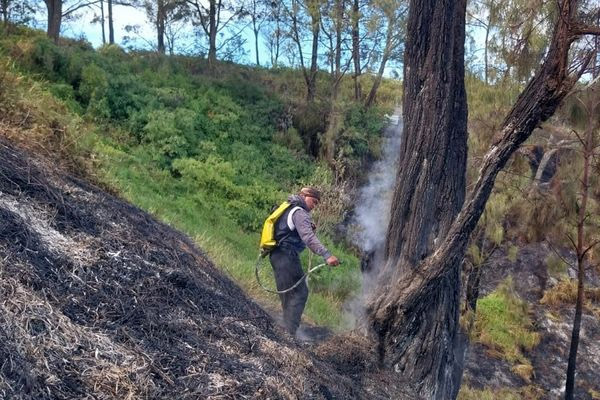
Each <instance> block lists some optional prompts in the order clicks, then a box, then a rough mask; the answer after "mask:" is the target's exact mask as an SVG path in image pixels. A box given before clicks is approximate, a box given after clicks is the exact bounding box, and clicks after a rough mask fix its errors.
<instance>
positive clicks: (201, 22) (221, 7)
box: [186, 0, 245, 68]
mask: <svg viewBox="0 0 600 400" xmlns="http://www.w3.org/2000/svg"><path fill="white" fill-rule="evenodd" d="M186 1H187V3H188V4H189V6H190V7H191V10H192V11H191V14H190V15H191V18H192V22H193V23H194V24H195V25H198V26H200V27H201V29H202V31H203V33H204V34H205V35H206V37H207V38H208V64H209V66H210V67H211V68H212V67H214V66H215V64H216V61H217V51H218V50H219V49H222V48H224V47H225V46H226V45H227V44H228V43H229V42H230V41H232V40H235V38H237V37H239V34H240V32H236V33H233V34H228V35H224V30H225V29H226V28H230V27H231V25H233V24H235V22H237V20H238V19H239V18H240V16H241V15H242V14H243V13H244V7H245V5H244V4H243V3H241V2H239V1H233V0H229V1H228V0H208V4H207V2H206V1H203V0H186ZM240 31H241V30H240ZM219 34H223V36H226V37H225V39H224V40H222V41H221V43H219V45H217V35H219Z"/></svg>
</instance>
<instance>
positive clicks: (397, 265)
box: [368, 0, 600, 399]
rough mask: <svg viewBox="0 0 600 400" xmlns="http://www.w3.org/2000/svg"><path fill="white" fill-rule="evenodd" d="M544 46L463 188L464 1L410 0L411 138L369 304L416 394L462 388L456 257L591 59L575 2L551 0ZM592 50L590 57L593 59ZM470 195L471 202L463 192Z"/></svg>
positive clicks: (383, 356)
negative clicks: (578, 62) (572, 56)
mask: <svg viewBox="0 0 600 400" xmlns="http://www.w3.org/2000/svg"><path fill="white" fill-rule="evenodd" d="M556 6H557V10H556V12H555V14H556V15H557V16H558V17H557V18H556V19H555V23H554V33H553V35H552V37H551V40H550V46H549V48H548V50H547V52H546V56H545V59H544V61H543V62H542V64H541V65H540V66H539V67H538V70H537V72H536V74H535V75H534V77H533V78H532V79H531V80H530V81H529V83H528V84H527V85H526V87H525V89H524V90H523V92H522V93H521V95H520V96H519V98H518V99H517V101H516V103H515V104H514V106H513V108H512V110H511V111H510V112H509V114H508V115H507V116H506V118H505V120H504V123H503V124H502V126H501V128H500V131H499V132H498V133H497V136H496V137H497V138H498V140H496V141H495V142H494V143H493V144H492V146H491V148H490V149H489V151H488V152H487V154H486V155H485V156H484V158H483V161H482V165H481V169H480V174H479V177H478V178H477V179H476V181H475V182H474V184H473V186H472V190H471V192H470V193H469V195H468V196H466V195H465V193H466V177H465V171H466V157H467V103H466V94H465V86H464V41H465V14H466V0H457V1H449V2H440V1H436V0H411V1H410V5H409V16H408V24H407V41H406V51H405V56H404V92H403V114H404V141H403V143H402V146H401V150H400V157H399V159H400V162H399V165H398V173H397V177H396V184H395V189H394V196H393V201H392V209H391V215H390V223H389V226H388V233H387V238H386V250H385V253H386V259H387V261H386V263H385V265H384V266H383V269H382V271H381V275H380V278H381V286H380V290H379V291H378V293H377V294H375V295H374V297H373V298H372V300H371V301H370V304H369V308H368V311H369V316H370V321H371V323H372V326H373V329H374V331H375V333H376V335H377V337H378V342H379V344H378V349H379V356H380V360H381V362H382V364H383V365H385V366H388V367H390V368H393V370H394V371H396V372H398V374H399V376H400V377H401V379H403V380H405V381H406V382H407V383H409V384H410V385H411V386H412V387H414V388H415V390H416V392H417V393H418V396H419V397H420V398H428V399H449V398H455V397H456V395H457V393H458V388H459V386H460V379H461V376H462V362H463V358H464V348H463V347H461V346H460V344H461V339H462V336H461V335H460V333H459V328H458V327H459V325H458V315H459V302H460V298H459V297H460V296H459V294H460V267H461V264H462V260H463V258H464V255H465V251H466V248H467V245H468V243H469V237H470V235H471V233H472V232H473V230H474V229H475V227H476V225H477V222H478V220H479V218H480V217H481V214H482V213H483V211H484V208H485V205H486V202H487V200H488V198H489V196H490V193H491V190H492V188H493V185H494V181H495V179H496V176H497V174H498V172H499V171H500V170H501V169H502V168H503V167H504V166H505V165H506V163H507V161H508V160H509V158H510V157H511V155H512V154H513V153H514V152H515V151H516V150H517V149H518V147H519V145H520V144H521V143H523V142H524V141H525V140H526V139H527V138H528V137H529V136H530V135H531V133H532V131H533V130H534V129H535V128H536V127H537V126H538V125H539V124H540V123H541V122H542V121H544V120H546V119H548V118H549V117H550V116H551V115H552V114H553V113H554V111H555V110H556V108H557V107H558V105H559V104H560V102H561V101H562V99H563V98H564V97H565V96H566V95H567V93H568V92H569V91H570V90H571V88H572V87H573V85H574V84H575V82H576V81H577V80H578V79H579V77H580V75H581V74H582V73H583V72H584V68H579V69H576V70H573V69H572V68H571V67H570V63H569V50H570V48H571V45H572V43H573V42H575V41H576V40H577V39H579V38H580V37H581V36H582V35H584V34H587V33H600V29H597V28H596V30H594V29H592V28H590V27H587V26H585V25H582V24H581V23H580V21H578V20H576V15H577V11H578V1H577V0H560V1H559V2H557V3H556ZM589 58H590V57H588V61H589ZM465 198H466V200H465Z"/></svg>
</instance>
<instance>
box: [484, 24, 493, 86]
mask: <svg viewBox="0 0 600 400" xmlns="http://www.w3.org/2000/svg"><path fill="white" fill-rule="evenodd" d="M491 19H492V18H491V16H490V17H488V23H487V25H486V27H485V42H484V47H483V51H484V53H483V62H484V74H485V83H486V84H488V83H489V78H488V76H489V73H488V68H489V66H488V46H489V41H490V22H491Z"/></svg>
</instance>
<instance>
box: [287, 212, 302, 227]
mask: <svg viewBox="0 0 600 400" xmlns="http://www.w3.org/2000/svg"><path fill="white" fill-rule="evenodd" d="M300 209H302V207H298V206H296V207H294V208H292V209H291V210H290V212H289V213H288V215H287V226H288V228H290V231H294V229H296V225H294V220H293V219H292V216H293V215H294V213H295V212H296V211H298V210H300Z"/></svg>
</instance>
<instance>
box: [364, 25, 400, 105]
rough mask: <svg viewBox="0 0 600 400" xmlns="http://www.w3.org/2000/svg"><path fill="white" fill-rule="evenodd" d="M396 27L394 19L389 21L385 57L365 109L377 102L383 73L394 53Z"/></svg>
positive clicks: (382, 59)
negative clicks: (393, 41) (393, 40)
mask: <svg viewBox="0 0 600 400" xmlns="http://www.w3.org/2000/svg"><path fill="white" fill-rule="evenodd" d="M395 29H396V27H395V24H394V21H393V18H389V19H388V28H387V32H386V35H385V48H384V50H383V56H382V58H381V64H380V65H379V71H377V76H376V77H375V81H374V82H373V86H372V87H371V90H370V91H369V96H367V101H366V102H365V107H367V108H368V107H371V106H372V105H373V103H374V102H375V97H376V96H377V90H378V89H379V85H381V79H382V78H383V72H384V71H385V65H386V64H387V62H388V59H389V58H390V55H391V52H392V39H393V37H394V33H395V32H394V31H395Z"/></svg>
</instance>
